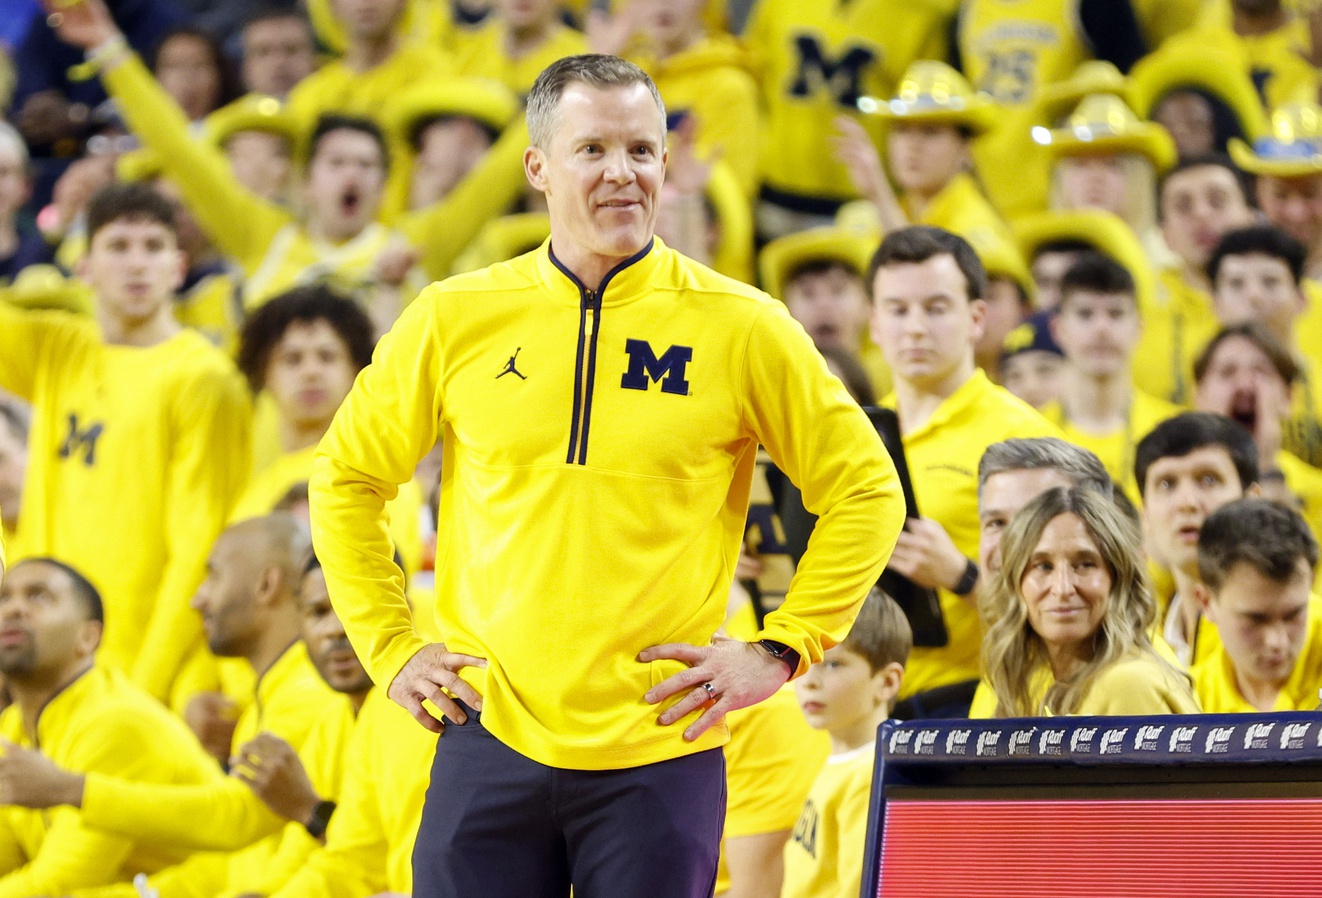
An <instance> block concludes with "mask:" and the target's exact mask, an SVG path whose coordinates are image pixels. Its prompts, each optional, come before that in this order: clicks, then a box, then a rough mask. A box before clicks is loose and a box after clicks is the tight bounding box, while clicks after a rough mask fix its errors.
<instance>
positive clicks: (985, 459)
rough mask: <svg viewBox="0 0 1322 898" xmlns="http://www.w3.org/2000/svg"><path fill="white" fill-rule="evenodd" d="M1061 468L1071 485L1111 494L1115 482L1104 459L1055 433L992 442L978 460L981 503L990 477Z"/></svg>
mask: <svg viewBox="0 0 1322 898" xmlns="http://www.w3.org/2000/svg"><path fill="white" fill-rule="evenodd" d="M1044 469H1045V470H1052V471H1059V472H1060V473H1061V474H1063V475H1064V476H1065V477H1067V478H1069V481H1070V483H1071V485H1073V486H1076V487H1081V488H1083V489H1090V490H1094V491H1096V492H1098V493H1101V494H1102V495H1103V496H1105V497H1106V498H1108V499H1110V498H1112V495H1113V493H1114V492H1115V483H1114V482H1113V481H1112V480H1111V475H1110V474H1108V473H1106V467H1105V466H1104V465H1103V464H1102V461H1101V459H1099V458H1098V457H1097V456H1096V455H1094V454H1093V453H1091V452H1089V451H1088V450H1087V449H1084V448H1083V447H1082V446H1076V445H1074V444H1073V443H1068V442H1066V441H1065V440H1062V439H1058V438H1056V437H1034V438H1032V439H1013V440H1002V441H1001V442H999V443H992V444H991V445H990V446H988V447H987V451H986V452H984V453H982V460H981V461H979V462H978V504H979V505H981V504H982V488H983V486H984V485H985V484H986V483H987V480H988V479H989V478H991V477H992V476H993V475H996V474H1004V473H1005V472H1006V471H1040V470H1044Z"/></svg>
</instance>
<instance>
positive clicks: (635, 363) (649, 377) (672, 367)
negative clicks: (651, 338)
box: [620, 340, 693, 396]
mask: <svg viewBox="0 0 1322 898" xmlns="http://www.w3.org/2000/svg"><path fill="white" fill-rule="evenodd" d="M624 351H625V353H626V354H627V355H628V356H629V370H628V371H626V372H624V376H623V377H621V378H620V386H621V387H623V388H624V389H626V390H644V391H646V390H647V388H648V387H650V386H651V385H652V384H653V383H659V384H661V392H662V393H674V394H675V395H677V396H687V395H688V394H689V382H688V380H687V379H686V378H685V377H684V374H685V369H686V368H687V367H688V364H689V362H691V361H693V347H691V346H672V347H670V348H669V349H667V350H666V351H665V352H663V353H662V354H661V357H660V358H657V355H656V353H655V352H654V351H653V350H652V346H651V344H650V343H648V342H647V341H646V340H626V341H625V343H624Z"/></svg>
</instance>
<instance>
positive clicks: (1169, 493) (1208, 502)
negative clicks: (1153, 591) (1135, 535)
mask: <svg viewBox="0 0 1322 898" xmlns="http://www.w3.org/2000/svg"><path fill="white" fill-rule="evenodd" d="M1243 497H1244V484H1242V483H1240V480H1239V472H1237V471H1236V470H1235V463H1234V462H1233V461H1231V459H1230V453H1229V452H1228V451H1226V449H1225V448H1224V447H1222V446H1203V447H1200V448H1198V449H1195V450H1193V451H1192V452H1190V453H1189V454H1188V455H1178V456H1168V457H1166V458H1159V459H1157V460H1156V461H1155V462H1153V463H1152V464H1151V466H1149V467H1148V471H1147V478H1146V481H1145V483H1144V488H1143V510H1142V515H1143V526H1144V528H1145V529H1146V531H1147V534H1148V541H1149V544H1150V545H1151V546H1152V549H1153V552H1154V553H1155V554H1156V556H1157V560H1158V561H1160V562H1162V563H1164V564H1165V565H1166V566H1167V567H1169V568H1171V569H1172V570H1179V571H1182V572H1183V573H1185V574H1186V575H1188V576H1189V577H1191V578H1194V579H1196V578H1197V577H1198V534H1200V533H1201V532H1202V529H1203V521H1205V520H1207V516H1208V515H1210V514H1211V513H1212V512H1214V511H1216V510H1217V509H1218V508H1220V507H1221V506H1222V505H1225V504H1226V503H1227V502H1233V501H1235V500H1236V499H1241V498H1243Z"/></svg>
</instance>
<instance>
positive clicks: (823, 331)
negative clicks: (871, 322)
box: [785, 265, 868, 355]
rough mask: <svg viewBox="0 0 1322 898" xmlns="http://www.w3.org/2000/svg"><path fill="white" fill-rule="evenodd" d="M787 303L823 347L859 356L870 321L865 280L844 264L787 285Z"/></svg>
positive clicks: (798, 320)
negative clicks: (834, 348)
mask: <svg viewBox="0 0 1322 898" xmlns="http://www.w3.org/2000/svg"><path fill="white" fill-rule="evenodd" d="M785 305H786V307H787V308H788V309H789V312H790V314H791V315H792V316H794V320H795V321H797V322H799V324H802V325H803V329H804V330H806V331H807V332H808V336H810V337H812V341H813V344H814V345H816V346H817V348H818V349H821V348H822V347H825V346H833V347H836V348H837V349H842V350H844V351H845V352H848V353H850V354H854V355H857V354H858V349H859V343H860V342H861V341H862V336H863V328H865V327H867V321H868V297H867V293H866V292H865V288H864V286H863V280H862V278H860V277H859V276H858V275H857V274H855V273H854V272H853V271H850V270H848V269H847V268H845V267H844V266H842V265H835V266H832V267H830V268H827V269H825V270H822V271H809V272H804V273H803V274H800V275H798V276H797V277H795V278H793V279H791V280H790V282H789V283H788V284H786V285H785Z"/></svg>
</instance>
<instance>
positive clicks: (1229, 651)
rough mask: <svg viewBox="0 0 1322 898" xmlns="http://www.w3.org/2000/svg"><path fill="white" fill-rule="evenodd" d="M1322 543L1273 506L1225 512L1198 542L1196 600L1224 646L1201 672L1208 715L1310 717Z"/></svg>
mask: <svg viewBox="0 0 1322 898" xmlns="http://www.w3.org/2000/svg"><path fill="white" fill-rule="evenodd" d="M1317 559H1318V548H1317V540H1315V539H1314V538H1313V534H1312V533H1310V532H1309V529H1308V525H1307V524H1306V523H1305V522H1304V519H1303V518H1302V517H1301V516H1300V515H1299V513H1298V512H1296V511H1295V510H1293V509H1291V508H1288V507H1286V506H1285V505H1282V504H1280V503H1277V502H1272V501H1270V500H1267V499H1240V500H1238V501H1236V502H1231V503H1230V504H1229V505H1224V506H1222V507H1221V508H1219V509H1217V510H1216V511H1215V512H1213V513H1212V515H1211V516H1210V517H1209V518H1208V519H1207V520H1206V521H1205V522H1204V523H1203V529H1202V533H1200V534H1199V537H1198V572H1199V574H1200V576H1201V577H1202V583H1200V584H1198V585H1197V586H1195V587H1194V594H1195V595H1196V596H1197V598H1198V603H1199V605H1200V606H1201V608H1202V610H1203V614H1204V615H1206V617H1207V619H1208V620H1210V621H1212V623H1214V624H1216V627H1217V631H1218V632H1219V634H1220V636H1221V644H1220V646H1218V647H1217V649H1216V650H1215V651H1214V652H1213V653H1212V655H1211V657H1209V658H1207V659H1206V660H1204V661H1203V662H1201V663H1200V664H1198V665H1196V666H1195V667H1194V669H1193V677H1194V688H1195V689H1196V690H1197V692H1198V700H1199V702H1200V703H1201V704H1202V706H1203V710H1204V711H1206V712H1207V713H1209V714H1222V713H1238V712H1253V711H1311V710H1313V709H1315V708H1316V707H1317V706H1318V693H1317V690H1318V682H1319V680H1322V614H1319V610H1322V608H1320V607H1319V606H1320V605H1322V599H1317V598H1314V597H1313V596H1312V594H1311V586H1312V582H1313V572H1314V571H1315V570H1316V569H1317Z"/></svg>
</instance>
